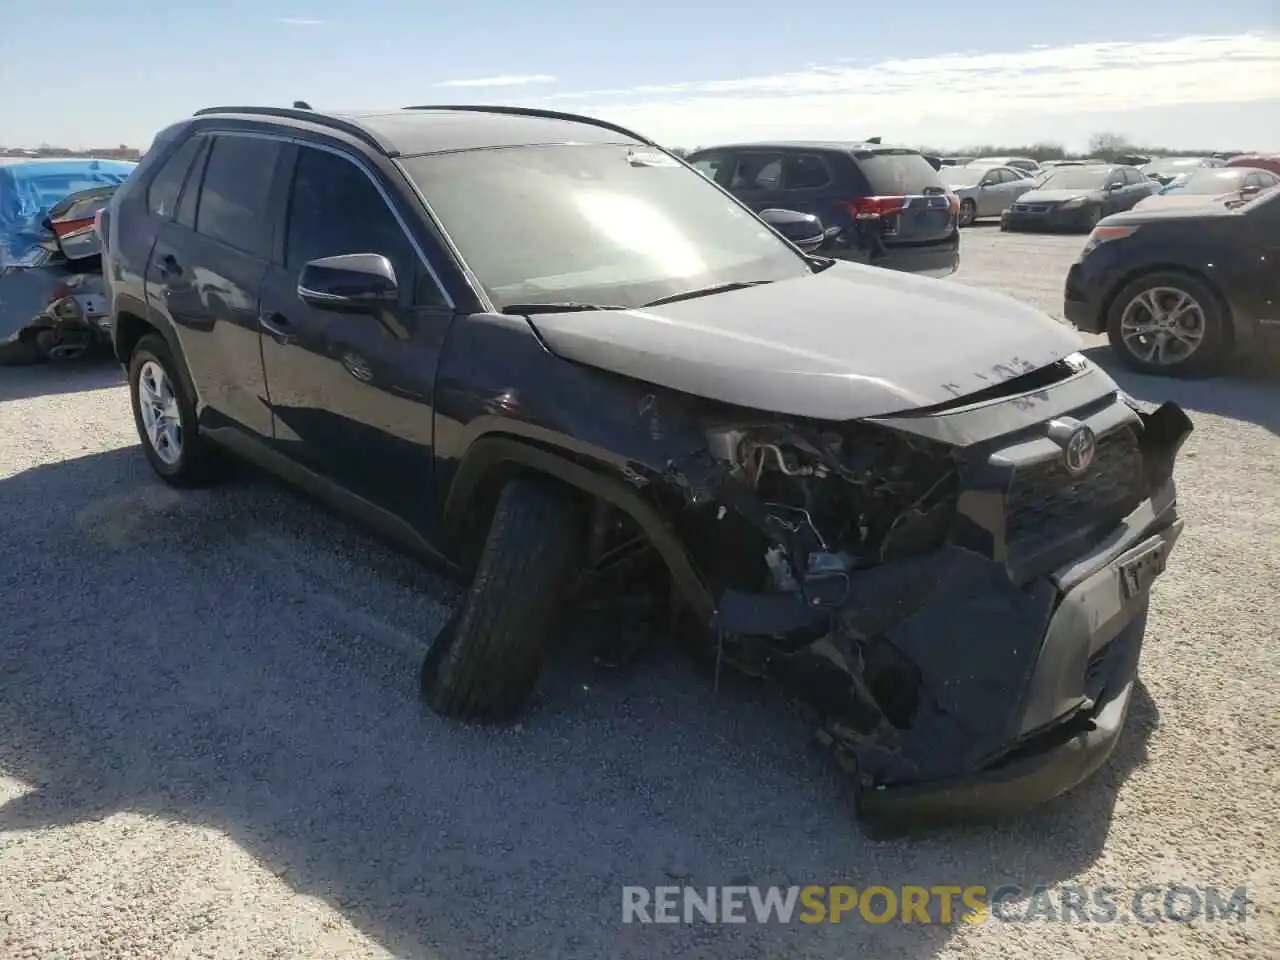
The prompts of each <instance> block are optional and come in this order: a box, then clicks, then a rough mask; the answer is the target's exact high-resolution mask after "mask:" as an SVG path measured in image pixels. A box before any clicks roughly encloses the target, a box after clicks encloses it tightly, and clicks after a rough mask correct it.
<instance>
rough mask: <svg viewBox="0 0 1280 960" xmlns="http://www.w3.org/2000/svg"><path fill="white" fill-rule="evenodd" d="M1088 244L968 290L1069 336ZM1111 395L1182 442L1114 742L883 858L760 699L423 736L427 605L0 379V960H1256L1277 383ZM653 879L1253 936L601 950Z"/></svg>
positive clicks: (634, 945) (983, 247)
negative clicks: (1061, 324) (1076, 268)
mask: <svg viewBox="0 0 1280 960" xmlns="http://www.w3.org/2000/svg"><path fill="white" fill-rule="evenodd" d="M1079 243H1080V240H1079V238H1055V237H1037V236H1030V235H1016V236H1010V235H1003V234H1000V233H999V232H998V231H997V230H995V229H994V228H989V227H977V228H974V229H972V230H970V231H967V233H966V236H965V248H964V253H963V257H964V264H965V265H964V267H963V269H962V271H961V273H960V274H959V275H958V277H957V280H959V281H960V282H965V283H972V284H978V285H982V286H986V287H990V288H993V289H997V290H1001V291H1004V292H1006V293H1009V294H1011V295H1013V296H1016V297H1019V298H1021V299H1023V300H1026V301H1028V302H1031V303H1034V304H1036V305H1038V306H1041V307H1043V308H1044V309H1045V310H1048V311H1050V312H1051V313H1054V314H1057V313H1058V311H1059V310H1060V293H1061V285H1062V279H1063V276H1064V273H1065V270H1066V267H1067V264H1068V263H1069V262H1070V260H1071V259H1072V257H1073V256H1074V254H1075V251H1076V250H1077V249H1078V248H1079ZM1098 359H1100V360H1101V361H1102V362H1104V363H1105V362H1107V359H1106V356H1105V353H1104V352H1101V351H1099V353H1098ZM1123 383H1124V386H1125V387H1126V388H1127V389H1129V390H1130V392H1132V393H1133V394H1135V395H1136V396H1139V397H1141V398H1143V399H1149V400H1159V399H1163V398H1172V399H1176V400H1177V401H1179V402H1181V403H1182V404H1184V405H1185V406H1186V408H1187V409H1188V410H1189V412H1190V413H1191V415H1192V417H1193V419H1194V420H1195V423H1196V428H1197V429H1196V433H1195V434H1194V435H1193V436H1192V438H1191V439H1190V441H1189V442H1188V444H1187V446H1186V447H1185V448H1184V453H1183V456H1182V459H1181V466H1180V471H1179V479H1180V483H1181V494H1182V509H1183V514H1184V516H1185V517H1186V519H1187V528H1186V533H1185V534H1184V536H1183V539H1182V541H1181V543H1180V545H1179V547H1178V549H1177V550H1176V552H1175V553H1174V555H1173V557H1172V560H1171V562H1170V568H1169V571H1168V574H1167V575H1166V576H1165V577H1164V578H1162V579H1161V580H1160V581H1159V582H1158V585H1157V587H1156V590H1155V599H1154V604H1153V609H1152V614H1151V620H1150V626H1149V632H1148V646H1147V648H1146V652H1145V655H1144V661H1143V667H1142V686H1141V688H1140V690H1139V694H1138V697H1137V701H1136V704H1135V708H1134V712H1133V714H1132V715H1131V720H1130V727H1129V729H1128V730H1127V733H1126V736H1125V739H1124V740H1123V741H1122V743H1121V745H1120V747H1119V748H1118V751H1117V753H1116V755H1115V757H1114V758H1113V760H1112V761H1111V762H1110V763H1109V765H1108V766H1107V767H1105V768H1104V770H1103V771H1102V772H1101V773H1100V774H1099V775H1098V776H1097V777H1096V778H1095V779H1093V780H1092V781H1090V782H1089V783H1087V784H1086V785H1085V786H1084V787H1082V788H1081V789H1078V790H1076V791H1074V792H1073V793H1072V794H1070V795H1068V796H1066V797H1064V798H1062V799H1060V800H1059V801H1057V802H1055V803H1053V804H1052V805H1050V806H1049V807H1047V808H1045V809H1043V810H1042V811H1039V812H1036V813H1035V814H1033V815H1031V816H1029V817H1027V818H1025V819H1022V820H1019V821H1016V822H1013V823H1010V824H1007V825H1005V826H1002V827H971V828H964V829H955V830H949V831H945V832H942V833H935V834H930V835H926V836H920V837H916V838H912V839H906V840H895V841H890V842H884V843H872V842H870V841H868V840H866V839H865V838H863V837H862V836H861V835H860V833H859V832H858V830H857V829H856V828H855V827H854V825H853V824H852V823H851V821H850V818H849V814H848V811H847V809H846V807H845V806H844V794H843V793H842V791H841V789H840V783H839V780H838V778H837V777H836V775H835V774H834V773H833V772H832V771H831V770H830V768H829V767H828V766H827V764H826V763H825V762H824V761H823V759H822V758H821V757H820V756H818V755H816V754H815V753H811V752H809V751H808V750H807V749H806V748H805V744H806V734H807V730H806V728H805V726H804V724H803V722H802V721H801V720H799V719H798V718H796V717H795V716H794V715H793V713H792V712H791V711H789V710H788V709H786V707H785V705H784V704H782V703H781V702H780V701H778V699H777V698H776V697H775V695H773V694H771V693H770V692H768V691H767V690H764V689H761V688H759V687H757V686H753V685H750V684H747V683H745V682H735V683H730V684H728V685H727V687H722V689H721V692H720V694H719V695H718V696H714V697H713V696H712V695H711V692H710V687H709V685H708V683H707V681H706V678H704V677H702V676H700V675H699V674H697V673H696V672H695V671H694V669H693V668H692V667H690V666H689V664H688V663H687V662H686V661H684V660H683V659H681V658H679V657H677V656H673V655H670V654H667V653H654V654H653V655H652V656H650V657H649V658H647V659H646V660H644V661H643V662H641V663H640V664H638V665H636V666H634V667H631V668H629V669H627V670H624V671H620V672H616V673H606V672H602V671H600V670H598V669H597V668H593V667H592V666H590V665H589V662H588V660H587V658H584V657H575V656H572V655H568V656H565V657H563V658H562V659H561V662H558V663H557V664H556V665H555V666H554V667H553V668H552V669H551V670H550V671H549V673H548V675H547V676H546V678H545V681H544V683H543V686H542V687H541V691H540V695H539V697H538V700H537V702H536V704H535V705H534V707H533V709H532V710H531V712H530V713H529V714H528V715H527V716H526V717H525V718H524V721H523V723H522V724H521V725H519V726H517V727H514V728H507V729H497V730H491V729H477V728H463V727H458V726H454V725H451V724H448V723H446V722H444V721H442V720H440V719H438V718H436V717H434V716H432V715H431V714H430V713H429V712H427V711H426V710H425V709H424V708H423V707H422V706H421V705H420V704H419V701H418V699H417V695H416V668H417V661H418V658H419V656H420V655H421V651H422V649H423V644H424V642H425V641H426V640H428V639H429V638H430V637H431V636H432V634H433V633H434V631H435V629H436V628H437V626H438V625H439V624H440V623H441V622H442V619H443V617H444V615H445V614H446V612H447V609H448V603H449V602H450V599H451V598H452V597H453V596H454V595H455V594H454V592H453V591H452V589H451V588H449V587H447V586H445V585H444V584H442V583H440V582H439V581H438V580H437V579H436V578H434V577H433V576H432V575H431V574H429V573H426V572H424V571H423V570H421V569H419V568H418V567H416V566H415V565H414V564H413V563H412V562H409V561H407V560H404V559H402V558H400V557H399V556H397V555H394V554H392V553H390V552H389V551H388V550H386V549H385V548H383V547H382V546H380V545H378V544H376V543H374V542H372V541H371V540H369V539H368V538H366V537H365V536H364V535H363V534H362V533H360V532H359V531H357V530H355V529H353V528H352V527H351V526H349V525H347V524H346V523H345V522H343V521H342V520H339V519H336V518H334V517H332V516H330V515H328V514H326V513H325V512H323V511H321V510H320V509H318V508H316V507H315V506H313V505H312V504H310V503H309V502H307V501H305V500H303V499H301V498H299V497H298V496H295V495H294V494H292V493H290V492H288V491H286V490H284V489H282V488H280V487H278V486H277V485H275V484H274V483H273V482H271V481H269V480H265V479H260V478H254V477H246V478H244V479H241V480H238V481H236V482H233V483H232V484H230V485H229V486H227V487H223V488H220V489H217V490H213V491H205V492H200V493H192V494H178V493H175V492H172V491H170V490H168V489H167V488H165V487H163V486H162V485H160V484H159V483H158V482H157V481H155V480H154V479H152V477H151V475H150V473H149V471H148V469H147V466H146V464H145V462H144V460H143V457H142V454H141V452H140V451H139V450H138V449H137V448H136V438H135V435H134V431H133V426H132V423H131V420H130V416H129V413H128V401H127V396H126V392H125V389H124V387H123V386H122V385H121V378H120V376H119V374H118V372H117V371H116V370H115V369H114V368H112V367H109V366H97V367H81V368H75V369H71V368H64V369H43V370H5V371H0V555H2V556H3V557H4V560H3V561H0V587H2V589H0V957H4V958H7V960H8V958H11V960H19V958H21V960H54V958H129V960H145V958H195V957H209V958H231V957H245V958H252V960H267V958H308V960H329V958H339V957H342V958H357V957H359V958H366V957H367V958H372V957H387V956H403V957H422V958H432V957H440V958H446V960H461V958H471V957H476V958H480V957H485V958H492V957H501V958H517V957H531V958H540V960H541V958H570V957H572V958H606V957H608V958H615V960H622V958H637V960H640V958H643V960H650V958H654V957H673V958H674V957H688V958H708V960H710V958H717V960H720V958H723V960H748V958H785V957H797V958H799V957H805V958H849V960H852V958H855V957H876V958H889V957H903V958H910V960H924V958H932V957H938V958H961V957H963V958H983V960H993V958H1006V957H1007V958H1023V957H1032V956H1035V957H1038V958H1059V957H1061V958H1076V957H1078V958H1084V957H1108V958H1126V957H1132V958H1138V957H1143V958H1145V957H1160V958H1164V960H1182V958H1186V960H1191V958H1197V960H1199V958H1205V957H1210V956H1222V957H1232V958H1233V960H1249V958H1258V960H1261V958H1264V957H1265V958H1274V957H1276V956H1277V955H1280V924H1278V921H1277V905H1278V903H1280V897H1278V895H1277V885H1278V884H1280V801H1278V800H1277V797H1278V796H1280V762H1278V757H1277V746H1276V745H1277V742H1278V741H1280V683H1278V680H1280V653H1278V651H1280V626H1278V625H1280V382H1278V381H1277V380H1276V379H1275V378H1271V379H1267V378H1258V377H1255V376H1232V377H1230V378H1227V379H1217V380H1210V381H1202V382H1196V383H1179V382H1173V381H1163V380H1154V379H1146V378H1136V377H1132V376H1126V377H1123ZM672 874H678V875H682V876H683V875H687V876H688V877H689V878H690V879H689V882H690V883H692V884H695V885H699V886H701V885H708V884H726V883H732V882H738V883H755V884H762V885H763V884H782V885H789V884H793V883H797V884H805V883H818V884H829V883H842V882H844V883H849V884H852V885H855V886H858V887H863V886H867V885H870V884H882V885H887V886H895V885H900V884H924V885H931V884H937V883H952V884H958V885H966V884H986V885H988V886H990V887H995V886H998V885H1000V884H1001V883H1004V882H1010V883H1016V884H1019V885H1021V886H1023V887H1031V886H1033V885H1035V884H1050V885H1067V884H1070V885H1084V886H1099V885H1104V886H1109V887H1113V888H1117V889H1118V890H1119V891H1121V896H1120V899H1121V907H1122V908H1123V907H1124V906H1125V904H1126V897H1127V892H1128V891H1133V890H1134V889H1136V888H1139V887H1142V886H1144V885H1147V884H1158V885H1165V884H1186V885H1191V886H1195V887H1204V886H1206V885H1217V886H1220V887H1225V888H1227V889H1233V888H1235V887H1237V886H1240V885H1247V886H1248V887H1249V890H1250V896H1251V903H1250V906H1249V912H1248V915H1247V920H1246V922H1245V923H1244V924H1239V923H1235V922H1227V921H1218V922H1216V923H1210V922H1204V921H1201V922H1197V923H1193V924H1189V925H1185V924H1177V923H1169V922H1164V923H1156V924H1143V923H1135V922H1130V923H1113V924H1105V925H1103V924H1087V925H1085V924H1078V923H1077V924H1072V923H1051V922H1041V923H1036V924H1030V925H1028V924H1015V923H1000V922H988V923H985V924H977V925H964V926H954V925H952V926H948V925H942V924H937V925H931V926H926V925H899V924H887V925H883V926H877V925H871V924H867V923H864V922H862V921H861V920H854V921H852V922H845V923H841V924H839V925H830V924H828V925H821V926H804V925H800V924H793V925H786V926H784V925H768V926H761V925H757V924H755V923H748V924H745V925H721V926H710V925H704V924H695V925H691V926H685V925H676V926H663V927H658V926H636V925H628V926H624V925H623V924H622V923H621V922H620V921H621V917H620V904H621V888H622V886H623V885H626V884H642V885H649V886H653V885H658V884H663V883H670V882H673V881H671V880H670V875H672ZM1156 902H1157V903H1158V899H1157V901H1156ZM1122 912H1123V909H1122Z"/></svg>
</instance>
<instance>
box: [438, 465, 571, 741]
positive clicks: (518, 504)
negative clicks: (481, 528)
mask: <svg viewBox="0 0 1280 960" xmlns="http://www.w3.org/2000/svg"><path fill="white" fill-rule="evenodd" d="M581 549H582V511H581V510H580V508H579V506H578V504H576V503H575V502H574V501H573V499H572V497H571V496H570V495H569V492H568V491H567V490H564V489H560V488H558V487H556V486H554V485H553V484H551V483H547V482H542V481H539V480H536V479H531V478H523V477H520V478H516V479H514V480H511V481H509V482H508V483H507V485H506V486H505V487H504V488H503V490H502V493H501V494H500V495H499V497H498V503H497V506H496V508H495V509H494V513H493V520H492V521H491V523H490V526H489V534H488V537H487V539H486V541H485V545H484V551H483V553H482V554H481V557H480V562H479V564H478V565H477V567H476V572H475V578H474V579H473V581H472V583H471V589H470V590H469V591H468V592H467V596H466V599H465V600H464V601H463V604H462V606H461V608H460V609H459V610H458V611H457V612H456V613H455V614H454V615H453V617H452V618H451V619H450V620H449V622H448V623H447V624H446V625H445V627H444V629H443V630H441V631H440V634H439V635H438V636H437V637H436V639H435V640H434V641H433V642H432V644H431V648H430V649H429V650H428V651H427V655H426V657H424V658H423V661H422V668H421V671H420V673H419V683H420V686H421V690H422V696H423V698H424V699H425V700H426V701H427V703H428V704H429V705H430V706H431V708H432V709H433V710H435V711H436V712H437V713H439V714H441V715H443V716H447V717H453V718H456V719H460V720H505V719H508V718H510V717H512V716H514V715H515V714H516V713H518V712H519V710H520V709H521V708H522V707H523V706H524V704H525V702H526V701H527V700H528V698H529V695H530V694H531V693H532V691H533V687H534V685H535V683H536V682H537V679H538V674H539V672H540V671H541V669H542V662H543V656H544V652H545V649H546V638H547V633H548V628H549V627H550V625H551V623H552V619H553V617H554V615H555V612H556V607H557V605H558V601H559V599H560V595H561V592H562V590H563V588H564V586H565V584H566V583H567V582H568V580H569V576H570V573H571V571H572V570H573V568H574V566H575V564H576V562H577V561H578V559H579V556H580V552H581Z"/></svg>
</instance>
